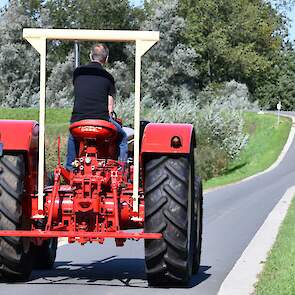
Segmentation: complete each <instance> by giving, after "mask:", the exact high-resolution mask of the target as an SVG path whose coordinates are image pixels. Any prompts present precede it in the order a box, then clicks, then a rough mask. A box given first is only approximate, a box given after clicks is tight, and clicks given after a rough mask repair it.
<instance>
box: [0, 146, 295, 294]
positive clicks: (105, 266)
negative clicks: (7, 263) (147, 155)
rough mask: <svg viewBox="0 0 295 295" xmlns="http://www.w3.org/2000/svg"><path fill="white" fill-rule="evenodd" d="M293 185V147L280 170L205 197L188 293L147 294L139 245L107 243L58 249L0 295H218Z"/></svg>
mask: <svg viewBox="0 0 295 295" xmlns="http://www.w3.org/2000/svg"><path fill="white" fill-rule="evenodd" d="M294 184H295V143H294V142H293V143H292V146H291V148H290V149H289V151H288V153H287V154H286V156H285V158H284V160H283V161H282V162H281V164H280V165H279V166H278V167H277V168H275V169H274V170H272V171H270V172H269V173H266V174H264V175H261V176H258V177H256V178H253V179H251V180H249V181H246V182H242V183H239V184H235V185H231V186H228V187H224V188H222V189H218V190H216V191H213V192H210V193H207V194H206V195H205V198H204V235H203V252H202V260H201V267H200V271H199V274H198V275H196V276H194V277H193V280H192V283H191V286H190V287H189V288H177V289H174V290H171V289H157V288H153V289H151V288H148V287H147V282H146V279H145V273H144V250H143V242H134V241H128V242H127V243H126V246H125V247H123V248H116V247H115V245H114V242H113V241H112V240H109V241H107V242H106V243H105V244H104V245H103V246H98V245H90V244H89V245H85V246H83V247H81V246H79V245H65V246H62V247H60V248H59V249H58V255H57V259H56V263H55V268H54V269H53V270H51V271H38V272H37V271H34V272H33V274H32V277H31V280H30V281H29V282H27V283H21V284H4V283H2V284H0V295H6V294H9V295H17V294H21V295H26V294H28V295H34V294H38V295H40V294H41V295H43V294H44V295H47V294H52V295H53V294H54V295H57V294H73V295H74V294H79V295H81V294H85V295H86V294H87V295H88V294H96V295H97V294H100V295H102V294H103V295H107V294H138V293H139V294H152V293H155V294H173V295H174V294H176V295H177V294H186V295H188V294H194V295H197V294H202V295H203V294H204V295H213V294H217V292H218V289H219V287H220V285H221V283H222V281H223V280H224V279H225V277H226V275H227V274H228V273H229V271H230V270H231V269H232V267H233V265H234V263H235V262H236V260H237V259H238V258H239V257H240V256H241V254H242V252H243V251H244V249H245V248H246V246H247V245H248V244H249V242H250V241H251V239H252V238H253V236H254V235H255V233H256V231H257V230H258V229H259V227H260V226H261V225H262V223H263V222H264V220H265V219H266V217H267V215H268V214H269V212H270V211H271V210H272V208H273V207H274V206H275V205H276V203H277V202H278V201H279V200H280V198H281V197H282V196H283V194H284V193H285V191H286V190H287V189H288V188H289V187H290V186H292V185H294Z"/></svg>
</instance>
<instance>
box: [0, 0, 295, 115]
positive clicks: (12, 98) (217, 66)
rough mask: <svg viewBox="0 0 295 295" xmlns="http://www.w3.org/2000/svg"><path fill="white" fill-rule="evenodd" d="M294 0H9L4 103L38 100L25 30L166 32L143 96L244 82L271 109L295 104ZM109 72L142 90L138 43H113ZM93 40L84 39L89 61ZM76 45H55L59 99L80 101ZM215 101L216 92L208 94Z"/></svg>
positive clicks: (53, 100) (53, 84) (53, 95)
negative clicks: (138, 2)
mask: <svg viewBox="0 0 295 295" xmlns="http://www.w3.org/2000/svg"><path fill="white" fill-rule="evenodd" d="M291 5H292V1H278V0H277V1H271V2H267V1H265V0H218V1H217V0H171V1H168V0H146V1H145V2H144V6H143V7H134V6H132V5H131V4H130V2H129V1H128V0H120V1H113V0H100V1H95V0H89V1H83V0H47V1H44V0H43V1H42V0H29V1H24V0H10V1H9V2H8V4H7V5H6V6H5V7H4V8H3V9H2V11H1V14H0V22H1V26H0V33H1V36H2V38H1V40H0V73H1V75H0V103H1V105H2V106H10V107H18V106H31V105H36V104H37V103H38V67H39V61H38V55H37V53H36V52H35V51H34V49H32V48H31V46H30V45H29V44H28V43H27V42H26V41H24V40H23V39H22V28H23V27H43V28H45V27H46V28H85V29H124V30H126V29H127V30H138V29H143V30H159V31H160V33H161V35H160V36H161V42H160V43H159V44H158V45H157V46H156V47H155V48H154V49H153V50H151V51H150V52H149V53H148V55H147V56H146V58H144V60H143V83H144V84H143V94H144V95H148V96H151V97H152V98H153V99H156V100H157V101H160V102H163V103H164V104H169V100H170V99H171V98H173V99H174V98H175V99H182V98H183V97H184V96H185V97H186V98H192V99H193V98H194V97H196V96H198V95H200V94H201V95H202V93H204V91H207V92H209V93H212V92H214V93H215V92H218V91H220V89H222V87H224V84H225V83H226V82H229V81H232V80H234V81H236V82H238V83H240V84H243V85H246V86H247V88H248V91H249V98H250V100H252V101H258V103H259V106H260V107H261V108H264V109H274V108H275V106H276V104H277V102H278V101H279V100H280V101H281V102H282V105H283V109H288V110H291V109H294V107H295V99H294V97H295V95H294V92H295V88H294V86H293V83H294V79H295V65H294V61H295V52H294V49H293V47H292V46H293V44H292V43H291V42H290V41H288V39H287V36H288V19H287V17H286V11H287V10H288V9H289V7H290V6H291ZM108 45H109V47H110V52H111V59H110V70H111V71H112V73H113V74H114V75H115V77H116V80H117V84H118V88H119V90H118V92H119V95H121V97H123V98H124V97H128V96H130V93H131V92H132V91H133V88H132V87H133V82H132V81H131V79H130V77H132V75H133V68H134V61H133V59H134V57H133V53H134V47H133V46H132V45H126V44H123V43H114V44H112V43H110V44H108ZM89 46H90V43H89V42H88V43H87V42H83V44H82V45H81V49H82V50H81V61H82V63H85V62H87V60H88V51H89ZM72 59H73V43H72V42H59V41H52V42H49V43H48V61H47V62H48V77H49V78H48V88H47V91H48V94H49V103H50V105H52V106H54V105H58V106H67V105H70V104H71V98H72V89H71V72H72V70H73V63H72ZM209 99H210V98H209Z"/></svg>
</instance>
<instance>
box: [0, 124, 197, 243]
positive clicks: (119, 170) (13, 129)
mask: <svg viewBox="0 0 295 295" xmlns="http://www.w3.org/2000/svg"><path fill="white" fill-rule="evenodd" d="M70 132H71V133H72V135H73V136H74V137H75V138H76V139H77V140H79V144H80V148H79V156H78V158H77V159H76V160H75V162H74V163H73V171H71V172H69V171H67V170H66V169H65V168H64V167H62V166H61V164H60V160H58V165H57V167H56V169H55V170H54V181H53V183H52V185H48V186H46V187H45V189H44V211H43V212H39V210H38V198H37V190H36V187H37V177H36V176H37V173H38V171H37V168H38V165H37V164H38V162H37V159H38V124H37V123H36V122H35V121H13V120H1V121H0V134H1V142H2V144H3V152H4V153H10V152H14V151H17V152H21V153H24V155H25V159H26V162H27V163H28V166H27V168H28V172H29V173H27V175H26V183H27V184H28V185H27V187H28V189H27V190H26V192H27V193H26V195H25V196H24V198H23V208H25V214H26V215H27V218H28V219H30V220H31V221H32V224H31V230H27V231H21V230H16V231H9V230H6V231H4V230H2V231H0V236H24V237H34V238H38V237H39V238H42V239H43V238H46V237H47V238H49V237H68V238H69V242H75V241H78V242H80V243H82V244H84V243H86V242H98V243H103V241H104V239H105V238H115V239H116V244H117V246H122V245H123V243H124V241H125V240H126V239H128V238H130V239H142V238H144V239H159V238H161V237H162V235H161V234H159V233H143V232H130V231H126V232H124V231H123V230H127V229H128V230H129V229H139V228H143V227H144V196H143V187H142V184H143V183H141V187H140V189H139V196H140V197H139V210H138V212H134V211H133V206H132V203H133V198H132V192H133V190H132V189H133V185H132V176H133V173H132V172H133V165H127V167H124V166H122V165H121V163H120V162H118V161H117V160H116V158H117V148H118V147H117V143H116V138H117V131H116V128H115V126H114V125H112V124H111V123H109V122H107V121H102V120H83V121H79V122H76V123H74V124H72V125H71V126H70ZM12 134H13V136H12ZM175 139H178V142H177V143H176V144H175V143H174V142H173V140H175ZM192 140H194V131H193V126H192V125H190V124H153V123H150V124H148V125H147V126H146V128H145V130H144V133H143V138H142V144H141V159H142V160H143V158H144V157H146V156H148V155H149V154H156V153H159V154H163V153H167V154H177V153H178V154H182V155H183V154H189V153H190V148H191V146H192V144H193V145H195V142H192ZM34 159H35V161H33V160H34ZM143 161H144V160H143ZM141 180H142V181H143V179H141ZM61 182H63V184H61ZM40 213H42V214H44V215H45V216H46V217H47V218H46V224H44V222H43V221H44V220H43V219H42V222H41V220H40V219H39V217H38V216H39V214H40ZM38 225H39V226H38ZM33 241H34V242H35V243H37V244H39V243H40V241H39V242H38V241H36V239H34V240H33Z"/></svg>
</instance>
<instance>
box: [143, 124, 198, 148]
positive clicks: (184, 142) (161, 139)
mask: <svg viewBox="0 0 295 295" xmlns="http://www.w3.org/2000/svg"><path fill="white" fill-rule="evenodd" d="M175 136H177V137H178V138H179V139H180V145H176V146H173V144H172V139H173V138H174V137H175ZM195 145H196V142H195V133H194V127H193V125H192V124H166V123H149V124H148V125H147V126H146V127H145V129H144V133H143V138H142V145H141V153H169V154H171V153H172V154H189V153H190V149H191V146H193V147H195Z"/></svg>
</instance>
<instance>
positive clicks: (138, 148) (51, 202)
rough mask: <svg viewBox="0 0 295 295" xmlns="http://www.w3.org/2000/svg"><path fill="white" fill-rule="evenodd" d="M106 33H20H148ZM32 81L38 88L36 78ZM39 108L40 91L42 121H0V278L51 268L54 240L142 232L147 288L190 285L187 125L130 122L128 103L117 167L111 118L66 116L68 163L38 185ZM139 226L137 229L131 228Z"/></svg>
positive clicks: (192, 227) (190, 140)
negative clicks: (72, 152) (130, 132)
mask: <svg viewBox="0 0 295 295" xmlns="http://www.w3.org/2000/svg"><path fill="white" fill-rule="evenodd" d="M104 32H108V31H86V30H79V31H76V30H75V31H74V30H54V29H52V30H42V29H30V30H29V29H27V32H25V31H24V35H25V37H26V39H27V40H29V41H30V42H31V43H32V44H33V45H34V46H35V48H39V49H40V47H42V46H39V47H38V46H37V44H38V43H34V42H35V41H36V40H37V39H38V38H39V37H38V36H41V37H40V40H41V41H40V42H44V39H45V42H46V39H67V40H75V39H78V40H84V39H87V40H94V39H95V40H97V39H99V40H115V41H117V40H118V39H119V40H124V41H126V40H135V41H136V44H137V45H142V44H140V43H138V38H140V41H141V42H143V41H146V39H148V40H147V42H149V45H148V46H149V47H151V45H152V44H151V43H152V42H151V40H150V39H152V38H151V37H150V36H151V34H150V33H154V32H132V34H133V33H134V35H132V36H129V37H128V36H127V37H126V35H128V34H127V33H130V32H127V33H126V32H122V31H119V32H117V31H111V33H112V36H105V35H104ZM114 32H117V33H118V36H120V37H118V38H117V39H116V38H115V37H114ZM25 33H26V34H25ZM143 33H148V34H147V35H146V36H145V35H144V34H143ZM38 34H39V35H38ZM91 34H93V37H92V35H91ZM109 34H110V33H109ZM122 34H123V37H122ZM85 35H86V36H85ZM154 36H155V35H154ZM156 37H157V35H156ZM30 38H35V41H32V39H30ZM128 38H129V39H128ZM145 38H146V39H145ZM153 38H154V39H156V38H155V37H153ZM156 41H157V40H156ZM153 43H155V41H153ZM41 44H42V43H41ZM140 48H141V49H142V47H140V46H139V50H138V51H140V50H141V49H140ZM137 49H138V48H137ZM40 51H41V50H40ZM40 51H39V52H40ZM40 53H41V70H40V72H41V77H42V71H43V68H42V52H40ZM143 53H144V51H141V55H142V54H143ZM43 66H44V63H43ZM137 69H138V68H137ZM139 71H140V68H139ZM43 82H44V80H43ZM136 82H138V80H137V81H136ZM40 83H41V88H42V78H41V82H40ZM137 91H138V90H137ZM136 95H138V92H137V93H136ZM44 100H45V97H44ZM43 103H44V101H43ZM42 107H44V104H42V89H41V99H40V121H41V123H40V125H39V124H38V123H37V122H35V121H11V120H1V121H0V135H1V138H0V142H1V144H0V266H1V267H0V277H1V278H2V279H3V280H9V281H18V280H25V279H28V278H29V276H30V273H31V271H32V269H33V268H34V267H35V268H43V269H49V268H51V267H52V266H53V264H54V261H55V256H56V250H57V241H58V238H60V237H66V238H67V239H68V242H69V243H74V242H78V243H80V244H82V245H83V244H85V243H87V242H97V243H99V244H103V243H104V240H105V239H106V238H114V239H115V243H116V245H117V246H118V247H121V246H123V245H124V242H125V241H126V239H133V240H139V239H145V244H144V245H145V267H146V274H147V279H148V282H149V285H153V286H156V285H164V286H168V285H175V284H176V285H183V284H187V283H189V281H190V279H191V276H192V274H194V273H197V271H198V268H199V264H200V254H201V237H202V186H201V181H200V178H199V177H196V175H195V173H194V148H195V146H196V142H195V134H194V129H193V126H192V125H190V124H155V123H148V124H147V123H142V124H137V123H136V120H137V119H138V118H139V110H138V109H136V111H135V112H138V114H137V115H136V114H135V136H134V153H133V154H132V155H131V156H132V157H131V158H130V160H129V161H128V165H127V167H126V166H125V167H123V166H122V165H121V164H120V162H118V161H117V144H116V138H117V131H116V128H115V126H114V125H112V124H111V123H109V122H107V121H103V120H83V121H79V122H76V123H73V124H72V125H71V126H70V128H69V129H70V132H71V133H72V135H73V136H74V137H75V138H76V139H77V140H78V141H79V143H80V148H79V155H78V157H77V159H76V160H75V161H74V162H73V170H72V171H70V172H69V171H68V170H66V169H64V168H63V166H62V165H61V162H60V157H59V156H58V164H57V167H56V168H55V170H54V177H53V178H54V179H53V181H52V183H51V184H50V185H49V184H48V183H47V185H45V186H43V182H44V149H42V147H43V148H44V126H42V124H43V123H44V116H43V117H42ZM43 115H44V114H43ZM138 123H139V120H138ZM40 160H41V161H40ZM42 161H43V162H42ZM45 182H46V181H45ZM40 184H41V185H40ZM141 228H143V229H144V231H138V230H136V231H130V230H131V229H141ZM127 230H128V231H127Z"/></svg>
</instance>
